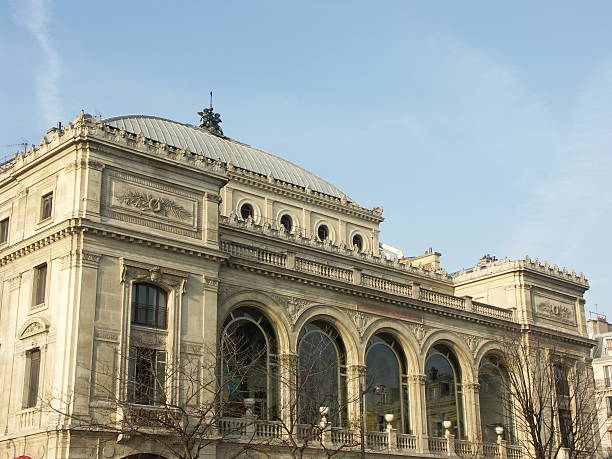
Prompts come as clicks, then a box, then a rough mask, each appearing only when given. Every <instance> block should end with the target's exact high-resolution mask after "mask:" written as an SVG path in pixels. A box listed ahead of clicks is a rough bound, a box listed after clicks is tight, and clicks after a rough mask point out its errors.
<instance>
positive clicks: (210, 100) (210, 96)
mask: <svg viewBox="0 0 612 459" xmlns="http://www.w3.org/2000/svg"><path fill="white" fill-rule="evenodd" d="M210 108H211V109H212V108H213V106H212V91H210Z"/></svg>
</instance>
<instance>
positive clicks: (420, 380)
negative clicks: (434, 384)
mask: <svg viewBox="0 0 612 459" xmlns="http://www.w3.org/2000/svg"><path fill="white" fill-rule="evenodd" d="M408 381H409V382H411V383H414V384H423V385H425V383H427V375H423V374H416V373H412V374H409V375H408Z"/></svg>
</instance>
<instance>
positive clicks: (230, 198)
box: [223, 185, 234, 217]
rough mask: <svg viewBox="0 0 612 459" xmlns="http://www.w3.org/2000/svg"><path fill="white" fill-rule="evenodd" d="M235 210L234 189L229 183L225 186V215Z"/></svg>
mask: <svg viewBox="0 0 612 459" xmlns="http://www.w3.org/2000/svg"><path fill="white" fill-rule="evenodd" d="M232 212H234V190H232V189H231V188H230V187H228V186H227V185H226V186H224V187H223V215H225V216H226V217H229V215H230V214H231V213H232Z"/></svg>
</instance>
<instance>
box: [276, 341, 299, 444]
mask: <svg viewBox="0 0 612 459" xmlns="http://www.w3.org/2000/svg"><path fill="white" fill-rule="evenodd" d="M297 363H298V356H297V354H294V353H291V352H287V353H284V354H280V355H279V356H278V366H279V369H278V371H279V378H278V379H279V385H278V410H279V413H278V415H279V417H280V418H281V419H282V420H283V425H285V426H286V428H287V429H288V430H289V429H294V428H295V426H296V424H297V422H298V419H297V394H296V384H297V376H298V375H297V369H298V366H297ZM292 433H293V432H283V434H284V435H287V436H288V435H291V434H292Z"/></svg>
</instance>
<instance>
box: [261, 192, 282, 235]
mask: <svg viewBox="0 0 612 459" xmlns="http://www.w3.org/2000/svg"><path fill="white" fill-rule="evenodd" d="M273 204H274V201H272V200H271V199H270V198H268V197H267V196H265V197H264V221H263V222H261V223H262V224H264V223H269V224H270V226H271V227H272V228H276V227H278V225H279V222H277V221H274V214H273V210H272V206H273Z"/></svg>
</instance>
